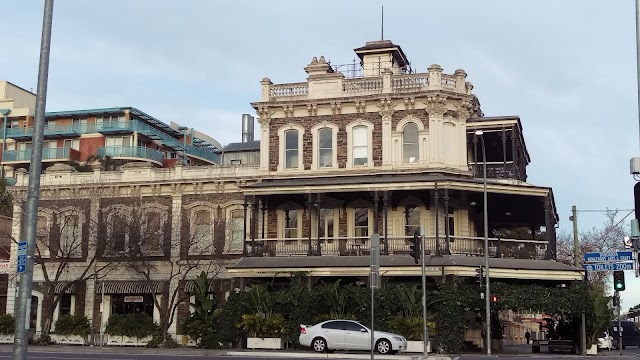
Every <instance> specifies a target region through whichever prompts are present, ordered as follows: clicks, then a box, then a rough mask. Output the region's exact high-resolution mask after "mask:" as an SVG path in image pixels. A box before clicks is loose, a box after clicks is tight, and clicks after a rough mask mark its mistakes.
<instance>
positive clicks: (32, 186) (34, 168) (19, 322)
mask: <svg viewBox="0 0 640 360" xmlns="http://www.w3.org/2000/svg"><path fill="white" fill-rule="evenodd" d="M52 22H53V0H45V1H44V16H43V21H42V39H41V42H40V63H39V65H38V89H37V93H36V114H35V115H36V116H35V124H34V131H33V140H32V143H33V149H32V153H31V163H30V165H29V186H28V188H27V201H26V214H25V225H24V228H23V231H22V234H23V236H24V240H25V241H26V242H27V259H26V268H25V272H23V273H21V274H20V277H19V281H20V285H19V286H20V289H19V291H18V302H17V307H16V330H15V338H14V343H13V359H14V360H26V359H27V350H28V341H29V314H30V313H31V289H32V287H33V263H34V259H33V257H34V255H35V247H36V229H37V221H38V203H39V201H40V172H41V171H42V141H43V138H44V120H45V119H44V113H45V109H46V105H47V83H48V78H49V54H50V49H51V24H52Z"/></svg>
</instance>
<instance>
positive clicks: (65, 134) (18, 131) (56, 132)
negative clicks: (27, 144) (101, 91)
mask: <svg viewBox="0 0 640 360" xmlns="http://www.w3.org/2000/svg"><path fill="white" fill-rule="evenodd" d="M85 132H86V125H80V124H73V125H71V124H69V125H45V126H44V137H45V138H48V139H51V138H70V137H78V136H80V134H83V133H85ZM32 137H33V126H31V127H28V128H24V127H18V128H9V129H7V138H8V139H16V140H28V139H31V138H32Z"/></svg>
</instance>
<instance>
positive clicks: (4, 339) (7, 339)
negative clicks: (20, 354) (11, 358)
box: [0, 334, 13, 344]
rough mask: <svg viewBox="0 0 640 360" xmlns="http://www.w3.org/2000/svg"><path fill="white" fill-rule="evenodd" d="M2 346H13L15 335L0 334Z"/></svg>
mask: <svg viewBox="0 0 640 360" xmlns="http://www.w3.org/2000/svg"><path fill="white" fill-rule="evenodd" d="M0 344H13V334H7V335H3V334H0Z"/></svg>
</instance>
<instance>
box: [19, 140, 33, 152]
mask: <svg viewBox="0 0 640 360" xmlns="http://www.w3.org/2000/svg"><path fill="white" fill-rule="evenodd" d="M32 148H33V144H32V143H30V142H22V143H18V150H31V149H32Z"/></svg>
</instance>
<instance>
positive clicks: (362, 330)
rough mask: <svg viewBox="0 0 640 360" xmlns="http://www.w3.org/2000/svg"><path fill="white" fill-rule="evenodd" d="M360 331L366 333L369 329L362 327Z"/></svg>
mask: <svg viewBox="0 0 640 360" xmlns="http://www.w3.org/2000/svg"><path fill="white" fill-rule="evenodd" d="M360 332H363V333H366V332H368V331H367V329H363V328H360Z"/></svg>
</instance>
